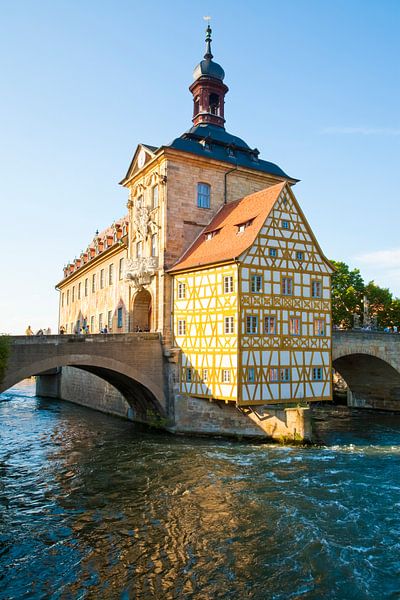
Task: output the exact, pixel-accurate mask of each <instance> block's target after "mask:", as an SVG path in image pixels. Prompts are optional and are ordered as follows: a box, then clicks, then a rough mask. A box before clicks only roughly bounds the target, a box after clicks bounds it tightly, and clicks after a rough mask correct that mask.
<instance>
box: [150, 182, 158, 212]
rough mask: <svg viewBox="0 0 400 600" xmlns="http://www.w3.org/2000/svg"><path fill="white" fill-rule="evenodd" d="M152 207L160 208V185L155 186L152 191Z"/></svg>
mask: <svg viewBox="0 0 400 600" xmlns="http://www.w3.org/2000/svg"><path fill="white" fill-rule="evenodd" d="M151 206H152V208H157V206H158V185H155V186H154V187H153V190H152V198H151Z"/></svg>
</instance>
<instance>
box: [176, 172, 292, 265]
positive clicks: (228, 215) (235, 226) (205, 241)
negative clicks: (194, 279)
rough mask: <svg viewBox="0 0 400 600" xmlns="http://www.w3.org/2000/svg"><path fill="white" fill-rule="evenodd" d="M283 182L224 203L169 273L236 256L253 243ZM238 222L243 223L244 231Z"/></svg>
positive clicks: (282, 186) (231, 258) (284, 183)
mask: <svg viewBox="0 0 400 600" xmlns="http://www.w3.org/2000/svg"><path fill="white" fill-rule="evenodd" d="M285 185H286V182H282V183H278V184H277V185H273V186H271V187H269V188H266V189H264V190H261V191H260V192H255V193H254V194H250V195H249V196H245V197H244V198H242V199H241V200H236V201H235V202H230V203H229V204H225V205H224V206H223V207H222V208H221V209H220V210H219V211H218V212H217V214H216V215H215V217H214V218H213V219H212V221H211V222H210V224H209V225H207V227H206V228H205V229H203V231H202V232H201V234H200V235H199V236H198V238H197V239H196V240H195V241H194V243H193V244H192V245H191V246H190V248H189V249H188V250H187V251H186V252H185V254H184V255H183V256H182V257H181V258H180V260H179V261H178V262H177V263H176V264H175V265H174V266H173V267H172V268H171V269H170V270H169V272H171V273H174V272H177V271H182V270H187V269H191V268H197V267H200V266H203V265H208V264H213V263H219V262H224V261H227V260H234V259H236V258H238V257H239V256H240V255H241V254H242V252H244V251H245V250H247V248H249V247H250V246H251V245H252V244H253V242H254V240H255V239H256V237H257V235H258V233H259V231H260V229H261V227H262V226H263V225H264V222H265V220H266V218H267V217H268V215H269V213H270V211H271V209H272V207H273V206H274V204H275V202H276V200H277V199H278V197H279V194H280V193H281V192H282V190H283V188H284V187H285ZM240 225H242V226H245V227H244V228H243V229H244V230H243V231H240V227H239V226H240ZM207 234H209V235H207Z"/></svg>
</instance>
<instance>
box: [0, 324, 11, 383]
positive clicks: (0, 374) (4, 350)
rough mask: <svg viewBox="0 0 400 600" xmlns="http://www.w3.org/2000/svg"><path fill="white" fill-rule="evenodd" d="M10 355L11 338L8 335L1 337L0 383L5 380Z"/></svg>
mask: <svg viewBox="0 0 400 600" xmlns="http://www.w3.org/2000/svg"><path fill="white" fill-rule="evenodd" d="M9 354H10V338H9V337H8V335H0V383H1V382H2V381H3V379H4V375H5V372H6V368H7V361H8V356H9Z"/></svg>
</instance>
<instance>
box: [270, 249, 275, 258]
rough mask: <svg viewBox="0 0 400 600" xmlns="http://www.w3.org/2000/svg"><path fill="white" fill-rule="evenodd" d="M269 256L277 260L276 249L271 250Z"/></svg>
mask: <svg viewBox="0 0 400 600" xmlns="http://www.w3.org/2000/svg"><path fill="white" fill-rule="evenodd" d="M269 255H270V256H272V257H274V258H275V256H276V248H270V249H269Z"/></svg>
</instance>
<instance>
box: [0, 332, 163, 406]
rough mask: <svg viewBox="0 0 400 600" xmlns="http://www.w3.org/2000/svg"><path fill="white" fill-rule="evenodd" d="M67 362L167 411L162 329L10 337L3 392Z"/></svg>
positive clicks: (140, 401) (132, 398) (135, 400)
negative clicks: (148, 331)
mask: <svg viewBox="0 0 400 600" xmlns="http://www.w3.org/2000/svg"><path fill="white" fill-rule="evenodd" d="M66 366H69V367H78V368H81V369H83V370H85V371H88V372H90V373H93V374H96V375H98V376H100V377H102V378H103V379H105V380H106V381H108V382H109V383H111V384H112V385H114V386H115V387H116V388H117V389H118V390H119V391H120V392H121V393H122V394H123V395H124V397H126V398H127V400H128V401H130V402H132V403H136V404H137V406H138V407H139V409H140V410H142V412H143V411H145V410H146V403H147V404H153V409H154V408H155V409H156V410H157V411H158V412H159V413H161V414H163V415H164V414H166V412H167V410H168V405H167V397H168V395H167V393H166V388H165V378H164V358H163V348H162V344H161V336H160V334H158V333H144V332H141V333H126V334H95V335H66V334H64V335H43V336H42V335H41V336H11V337H10V356H9V359H8V364H7V369H6V373H5V378H4V380H3V382H2V383H1V384H0V393H1V392H3V391H5V390H6V389H8V388H10V387H12V386H13V385H15V384H16V383H18V382H19V381H21V380H22V379H25V378H26V377H30V376H32V375H39V374H40V373H44V372H46V371H49V370H51V369H55V368H58V367H66ZM139 404H140V406H139Z"/></svg>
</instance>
